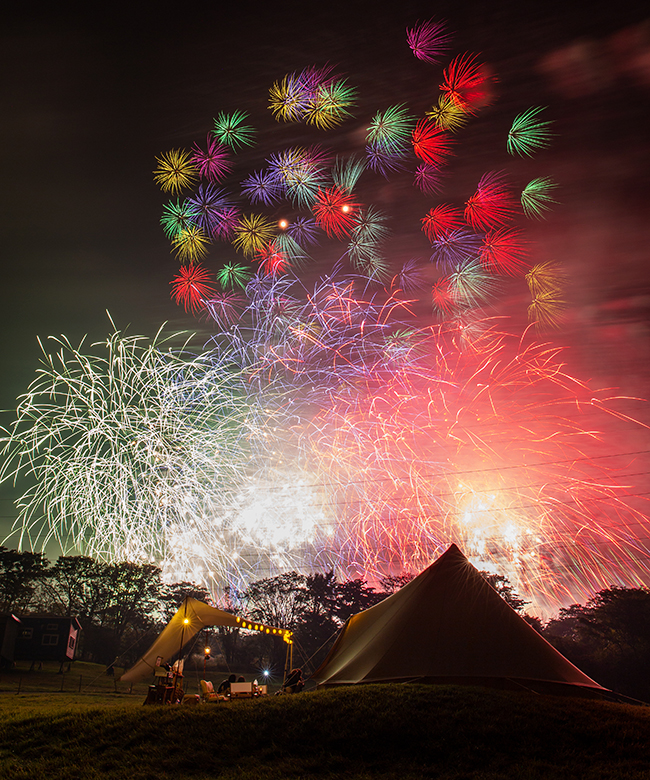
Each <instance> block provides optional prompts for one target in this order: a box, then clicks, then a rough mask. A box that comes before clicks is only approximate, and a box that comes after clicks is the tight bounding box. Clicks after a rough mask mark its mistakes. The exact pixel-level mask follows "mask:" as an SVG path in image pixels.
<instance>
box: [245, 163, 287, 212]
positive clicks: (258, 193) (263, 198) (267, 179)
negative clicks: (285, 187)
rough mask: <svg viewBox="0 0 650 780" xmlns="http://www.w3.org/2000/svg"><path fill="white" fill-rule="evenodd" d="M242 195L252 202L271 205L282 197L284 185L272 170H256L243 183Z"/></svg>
mask: <svg viewBox="0 0 650 780" xmlns="http://www.w3.org/2000/svg"><path fill="white" fill-rule="evenodd" d="M241 191H242V195H244V196H245V197H247V198H248V200H249V201H250V202H251V203H263V204H264V205H265V206H271V205H273V204H274V203H277V202H278V201H279V200H280V198H281V197H282V194H283V192H282V186H281V184H280V183H279V182H278V179H277V177H276V176H274V175H273V173H272V172H271V171H255V172H254V173H251V175H250V176H248V178H246V179H244V181H243V182H242V183H241Z"/></svg>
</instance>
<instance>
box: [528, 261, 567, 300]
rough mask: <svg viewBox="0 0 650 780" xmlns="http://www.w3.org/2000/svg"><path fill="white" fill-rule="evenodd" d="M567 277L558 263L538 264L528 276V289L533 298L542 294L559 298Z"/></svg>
mask: <svg viewBox="0 0 650 780" xmlns="http://www.w3.org/2000/svg"><path fill="white" fill-rule="evenodd" d="M565 281H566V277H565V274H564V271H563V270H562V268H561V267H560V266H559V265H557V263H552V262H550V263H538V264H537V265H534V266H533V267H532V268H531V269H530V271H529V272H528V273H527V274H526V282H528V289H529V290H530V294H531V295H532V296H533V298H534V297H535V296H536V295H539V294H540V293H547V294H549V295H552V296H554V297H556V298H559V297H560V295H561V293H562V288H563V287H564V283H565Z"/></svg>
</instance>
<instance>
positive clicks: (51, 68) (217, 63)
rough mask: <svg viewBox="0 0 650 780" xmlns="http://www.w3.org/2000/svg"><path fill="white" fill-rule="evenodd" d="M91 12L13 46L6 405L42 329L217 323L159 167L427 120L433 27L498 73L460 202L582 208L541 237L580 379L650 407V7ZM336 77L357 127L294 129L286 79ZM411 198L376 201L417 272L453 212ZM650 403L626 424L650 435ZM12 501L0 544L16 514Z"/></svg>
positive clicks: (94, 333)
mask: <svg viewBox="0 0 650 780" xmlns="http://www.w3.org/2000/svg"><path fill="white" fill-rule="evenodd" d="M24 7H25V8H27V6H24ZM83 8H84V9H85V10H82V11H74V12H73V11H72V10H71V9H68V7H67V6H65V5H64V7H63V8H61V7H60V6H53V7H52V8H51V9H49V10H47V11H44V12H43V11H41V10H39V11H38V12H36V11H34V10H32V11H15V12H14V13H13V15H9V16H7V15H6V14H5V15H4V17H3V22H2V29H1V31H0V41H1V43H0V56H1V57H2V63H1V64H0V74H1V75H0V84H1V86H0V101H1V102H0V105H1V106H2V121H1V123H0V133H1V143H0V150H1V151H0V160H1V162H0V166H1V167H0V175H1V177H2V187H1V188H0V198H1V199H2V208H1V209H0V220H1V228H2V230H1V236H2V240H1V243H0V246H1V247H2V249H1V257H2V279H3V290H4V292H3V305H2V307H1V308H0V318H1V328H0V366H1V372H2V373H1V376H2V383H1V385H0V408H2V409H11V408H12V407H13V406H14V405H15V398H16V396H17V395H18V394H19V393H21V392H23V391H24V390H25V389H26V387H27V385H28V383H29V382H30V381H31V379H32V378H33V375H34V371H35V369H36V367H37V364H38V355H39V348H38V343H37V339H36V337H37V336H40V337H41V338H44V337H47V336H48V335H51V334H61V333H64V334H66V335H67V336H68V337H69V338H70V339H71V341H72V342H78V341H79V340H80V339H81V337H82V336H84V335H85V334H88V336H89V338H90V339H91V340H95V339H99V338H102V337H104V336H105V335H106V334H107V333H108V332H109V330H110V323H109V322H108V319H107V317H106V314H105V311H106V310H109V311H110V313H111V315H112V317H113V319H114V320H115V322H116V324H117V326H118V327H120V328H125V327H127V326H128V328H129V332H131V333H143V334H149V335H153V334H154V333H155V332H156V330H157V329H158V327H159V326H160V324H161V323H162V322H165V321H167V322H169V323H170V326H171V327H172V328H179V329H180V328H192V329H194V328H197V327H199V328H206V324H205V323H197V321H196V320H194V319H193V318H191V317H190V316H188V315H185V314H184V312H183V311H182V309H179V308H178V307H176V306H175V305H174V304H173V303H172V301H171V300H170V298H169V289H170V288H169V281H170V279H171V278H172V277H173V275H174V274H175V273H176V269H177V268H178V262H177V261H176V260H175V258H174V257H173V255H172V254H171V253H170V250H169V244H168V242H167V240H166V238H165V236H164V235H163V233H162V230H161V228H160V224H159V219H160V211H161V207H162V204H163V203H165V202H166V200H167V198H166V197H165V196H164V195H163V194H161V193H160V191H159V190H158V188H157V187H156V186H155V184H154V183H153V181H152V170H153V168H154V167H155V159H154V158H155V156H156V155H157V154H160V153H161V152H163V151H166V150H168V149H171V148H173V147H188V146H191V144H192V143H193V142H195V141H198V142H200V143H202V142H204V140H205V136H206V134H207V132H208V131H209V130H210V128H211V126H212V118H213V117H214V116H216V114H217V113H218V112H219V111H232V110H236V109H244V110H247V111H249V112H250V114H251V121H252V124H253V125H255V126H256V127H257V128H259V131H260V133H259V146H258V148H257V149H255V150H253V151H251V152H249V153H247V154H250V155H251V168H252V166H253V164H254V163H255V162H258V163H259V161H260V160H261V159H263V157H265V156H266V155H267V154H268V153H269V152H271V151H273V150H278V149H281V148H282V147H283V146H289V145H291V144H292V143H298V142H304V141H305V139H306V138H308V139H310V142H311V143H316V142H320V141H322V142H323V143H325V144H327V145H329V146H333V147H334V148H335V149H336V150H337V151H346V152H348V151H354V150H355V149H356V150H358V151H359V152H361V151H362V149H363V138H364V135H365V128H366V126H367V124H368V122H369V120H370V119H371V118H372V116H373V115H374V113H375V112H376V111H377V110H378V109H380V108H385V107H387V106H389V105H392V104H395V103H399V102H405V103H407V104H408V105H409V106H410V107H411V109H412V110H413V112H414V113H416V114H418V115H421V114H422V113H423V111H424V110H426V109H427V108H428V107H429V106H430V104H431V102H432V100H433V98H434V96H435V95H436V94H437V85H438V84H439V82H440V78H439V75H440V72H441V68H439V67H436V66H431V65H427V64H426V63H422V62H419V61H417V60H415V59H414V57H413V55H412V54H411V51H410V50H409V48H408V46H407V44H406V37H405V28H406V27H407V26H413V25H414V24H415V23H416V22H417V21H418V20H425V19H428V18H431V17H432V16H433V17H435V18H437V19H447V20H448V21H449V26H450V28H451V29H452V30H454V31H455V32H456V35H455V37H454V42H453V47H452V52H451V54H452V55H453V54H455V53H460V52H463V51H474V52H481V53H482V58H483V60H484V61H485V62H487V63H489V65H490V66H491V68H492V69H493V70H494V72H495V74H496V75H497V77H498V82H497V83H496V85H495V100H494V102H493V104H492V105H491V106H490V107H488V108H486V109H484V111H483V112H482V113H481V115H480V116H479V117H478V118H477V120H475V121H473V122H472V123H470V125H469V127H468V128H467V129H466V130H465V131H463V132H462V133H461V136H460V142H459V147H458V154H457V157H456V158H455V160H454V161H453V162H452V164H451V166H450V177H449V187H450V189H448V190H447V191H446V192H445V193H444V194H443V196H442V197H443V198H449V197H451V198H453V197H457V198H458V199H461V198H463V193H465V195H464V197H465V198H466V197H467V195H468V194H470V193H471V191H472V190H473V188H474V187H475V184H476V181H477V179H478V177H479V176H480V175H481V174H482V173H483V172H484V171H485V170H490V169H499V168H501V167H506V165H507V166H508V167H509V170H511V171H515V172H517V173H518V174H519V175H521V176H522V177H523V176H525V175H527V173H528V172H530V175H531V178H532V176H539V175H547V176H552V177H553V178H554V179H556V180H557V181H558V182H559V183H560V188H559V189H558V191H557V198H558V200H559V201H561V205H560V206H558V207H557V208H556V209H555V210H554V212H553V214H552V216H551V217H550V218H549V219H548V220H546V221H545V222H540V223H531V224H530V226H529V229H528V238H529V239H530V241H531V259H532V260H534V261H542V260H556V261H558V262H560V263H562V264H563V266H564V267H565V268H566V270H567V274H568V279H569V284H568V289H567V299H568V301H569V304H570V305H569V309H568V317H567V321H566V324H565V326H564V327H563V329H562V330H561V331H560V332H559V333H558V334H556V335H555V336H553V338H554V339H555V340H556V341H557V342H558V343H560V344H566V345H567V346H568V347H569V348H570V349H569V351H568V353H567V355H568V357H567V360H568V362H569V368H570V371H571V372H573V373H574V374H575V375H576V376H578V377H580V378H581V379H584V380H591V381H593V383H594V385H596V386H598V387H603V386H616V387H618V388H619V389H620V393H621V394H622V395H630V396H641V397H646V398H648V397H650V369H649V368H648V366H649V364H650V338H649V335H650V332H649V325H650V257H649V249H648V248H649V247H650V219H649V217H650V209H649V206H650V197H649V195H648V193H649V191H650V189H649V186H648V181H649V174H650V141H649V140H648V138H649V137H650V136H649V133H648V131H649V129H650V103H649V98H650V13H648V11H647V4H645V3H615V4H612V3H607V4H606V3H602V2H597V3H593V4H591V5H590V7H589V10H588V12H585V15H584V16H583V15H581V13H580V12H579V11H577V10H573V8H572V4H570V3H566V2H565V3H559V2H557V3H555V2H547V3H543V4H542V3H527V2H523V3H514V2H507V3H498V2H497V3H467V2H463V3H458V2H454V3H451V2H448V3H447V2H446V3H436V4H432V3H424V2H400V3H394V4H392V6H391V7H389V8H383V7H381V4H378V3H376V2H375V3H365V2H352V3H349V4H341V3H321V4H318V5H312V4H306V3H304V4H292V3H279V4H266V3H265V4H251V3H243V4H237V3H233V4H230V5H229V6H226V5H225V4H215V3H210V4H207V3H206V4H202V3H192V4H189V5H188V6H183V5H182V4H177V6H176V8H175V10H169V11H165V10H163V7H161V6H151V7H150V8H148V9H147V7H146V5H143V4H139V5H138V10H137V11H133V10H131V11H128V12H120V11H119V10H118V7H117V6H114V5H112V4H107V5H105V6H102V8H105V9H106V10H105V11H104V12H103V15H102V13H100V12H99V11H97V10H93V11H89V10H88V6H87V5H86V6H84V7H83ZM325 63H330V64H332V65H334V66H335V68H336V71H337V72H339V73H343V74H345V75H346V76H347V77H348V79H349V81H350V83H351V84H353V85H355V86H357V87H358V90H359V94H360V104H359V106H358V109H357V110H356V112H355V118H354V119H351V120H349V121H348V122H346V123H345V124H344V125H343V126H342V128H340V129H339V130H336V131H330V132H329V133H322V132H320V131H318V130H315V129H314V130H311V131H309V132H308V133H306V134H305V130H304V128H300V129H299V130H296V129H295V128H292V127H291V126H287V125H279V124H277V123H275V122H274V120H273V118H272V116H271V114H270V112H269V111H268V109H267V99H268V98H267V95H268V88H269V86H270V85H271V84H272V83H273V82H274V81H275V80H277V79H279V78H281V77H282V76H283V75H284V74H286V73H288V72H291V71H294V70H302V69H303V68H305V67H307V66H309V65H324V64H325ZM533 105H543V106H548V110H547V114H548V117H549V118H553V119H554V120H555V123H554V126H553V130H554V132H555V133H556V134H557V137H556V138H555V141H554V144H553V146H552V148H551V149H549V150H547V151H545V152H542V153H541V154H539V155H538V156H537V157H536V158H535V160H534V161H532V162H530V161H513V159H512V158H509V157H508V156H507V155H506V153H505V135H506V133H507V130H508V128H509V126H510V122H511V121H512V118H513V116H514V115H515V114H517V113H519V112H520V111H522V110H525V109H526V108H528V107H529V106H533ZM294 134H295V138H294ZM258 167H259V165H258ZM229 181H230V182H232V181H236V179H235V180H233V179H231V180H229ZM405 187H406V185H405V184H404V183H403V182H402V181H401V180H399V177H398V180H397V181H396V182H395V183H392V181H391V183H390V184H386V182H385V181H384V180H382V179H380V178H379V177H377V192H376V193H373V195H374V198H373V200H374V202H375V203H376V204H377V205H378V206H380V207H381V208H384V209H385V210H387V211H389V212H390V213H391V214H392V215H393V220H394V221H393V222H392V223H391V225H390V227H391V229H392V231H393V237H392V239H391V248H392V251H393V256H394V258H395V259H396V260H401V259H407V257H410V256H416V255H417V254H419V255H420V256H422V257H425V256H427V249H428V245H427V244H426V240H425V239H423V236H422V234H421V232H420V231H419V220H420V217H421V216H422V215H423V214H424V213H425V212H426V210H427V209H428V208H429V207H430V205H432V204H431V203H430V202H429V201H430V199H426V198H424V196H422V195H420V194H419V193H417V191H415V190H414V189H413V187H412V186H411V184H410V183H409V184H408V187H409V188H410V189H409V190H406V189H405ZM425 204H428V205H425ZM217 256H218V252H217V254H216V255H213V257H212V262H211V261H210V260H208V261H207V265H209V266H211V267H213V268H215V267H216V266H217V263H216V262H215V260H216V257H217ZM520 297H521V290H519V291H517V290H515V289H514V288H513V290H512V292H511V293H508V294H507V295H505V296H503V297H502V299H501V301H500V303H498V304H496V305H495V311H494V313H495V314H512V315H514V318H515V320H517V321H519V320H518V318H520V317H521V315H522V312H523V314H524V315H525V305H526V303H525V301H523V299H521V300H520ZM648 406H649V405H648V404H642V403H630V405H629V408H628V409H627V410H628V411H630V412H632V413H633V414H634V415H635V416H636V417H637V418H639V419H641V420H643V421H645V422H646V423H650V409H649V408H648ZM10 419H11V416H10V415H6V416H5V424H8V423H9V421H10ZM610 435H611V436H612V446H613V447H614V448H618V449H619V451H635V450H647V449H650V447H649V442H650V437H649V436H648V431H647V430H644V429H642V428H638V427H634V426H620V427H616V429H615V430H612V431H611V432H610ZM648 462H650V461H649V460H648V459H647V458H646V464H647V463H648ZM639 463H641V465H640V467H639V471H641V470H642V469H643V468H645V469H646V470H648V467H647V465H646V466H643V458H641V460H640V461H639ZM643 481H645V482H648V479H647V476H646V477H643V478H642V479H641V482H643ZM638 489H639V490H642V489H643V487H642V488H638ZM645 489H646V490H647V489H649V488H648V487H647V486H646V487H645ZM7 495H8V494H7V492H6V491H5V493H3V500H2V501H1V502H0V516H1V517H0V530H2V529H3V528H4V529H6V530H8V527H9V525H10V522H11V517H13V514H12V506H11V502H10V501H9V500H8V499H7ZM2 535H4V534H2Z"/></svg>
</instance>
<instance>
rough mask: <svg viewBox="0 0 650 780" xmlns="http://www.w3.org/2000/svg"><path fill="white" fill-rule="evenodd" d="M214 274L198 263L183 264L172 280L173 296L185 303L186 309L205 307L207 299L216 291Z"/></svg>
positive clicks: (179, 302)
mask: <svg viewBox="0 0 650 780" xmlns="http://www.w3.org/2000/svg"><path fill="white" fill-rule="evenodd" d="M211 280H212V276H211V274H210V272H209V271H207V270H206V269H205V268H203V267H202V266H201V265H200V264H198V263H196V264H195V263H191V264H190V265H186V266H183V267H182V268H181V270H180V271H179V273H178V276H176V277H175V278H174V279H172V281H171V282H170V284H171V286H172V298H173V299H174V300H175V301H176V303H178V304H183V307H184V309H185V311H192V312H194V311H198V310H199V309H202V308H205V301H206V299H207V298H210V296H211V295H212V294H213V293H214V288H213V287H212V285H211V283H210V282H211Z"/></svg>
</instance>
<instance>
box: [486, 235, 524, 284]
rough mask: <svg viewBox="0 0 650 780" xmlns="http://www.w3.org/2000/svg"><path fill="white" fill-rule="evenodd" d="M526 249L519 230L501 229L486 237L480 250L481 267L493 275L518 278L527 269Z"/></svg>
mask: <svg viewBox="0 0 650 780" xmlns="http://www.w3.org/2000/svg"><path fill="white" fill-rule="evenodd" d="M525 254H526V247H525V244H524V242H523V241H522V238H521V233H520V231H518V230H513V229H511V228H499V229H498V230H491V231H490V232H489V233H487V234H486V235H485V238H484V239H483V243H482V244H481V249H480V259H481V265H482V266H483V268H484V269H486V270H488V271H491V272H492V273H497V274H505V275H507V276H516V275H517V274H518V273H520V272H521V271H522V269H523V268H524V267H525V263H524V259H523V258H524V255H525Z"/></svg>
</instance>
